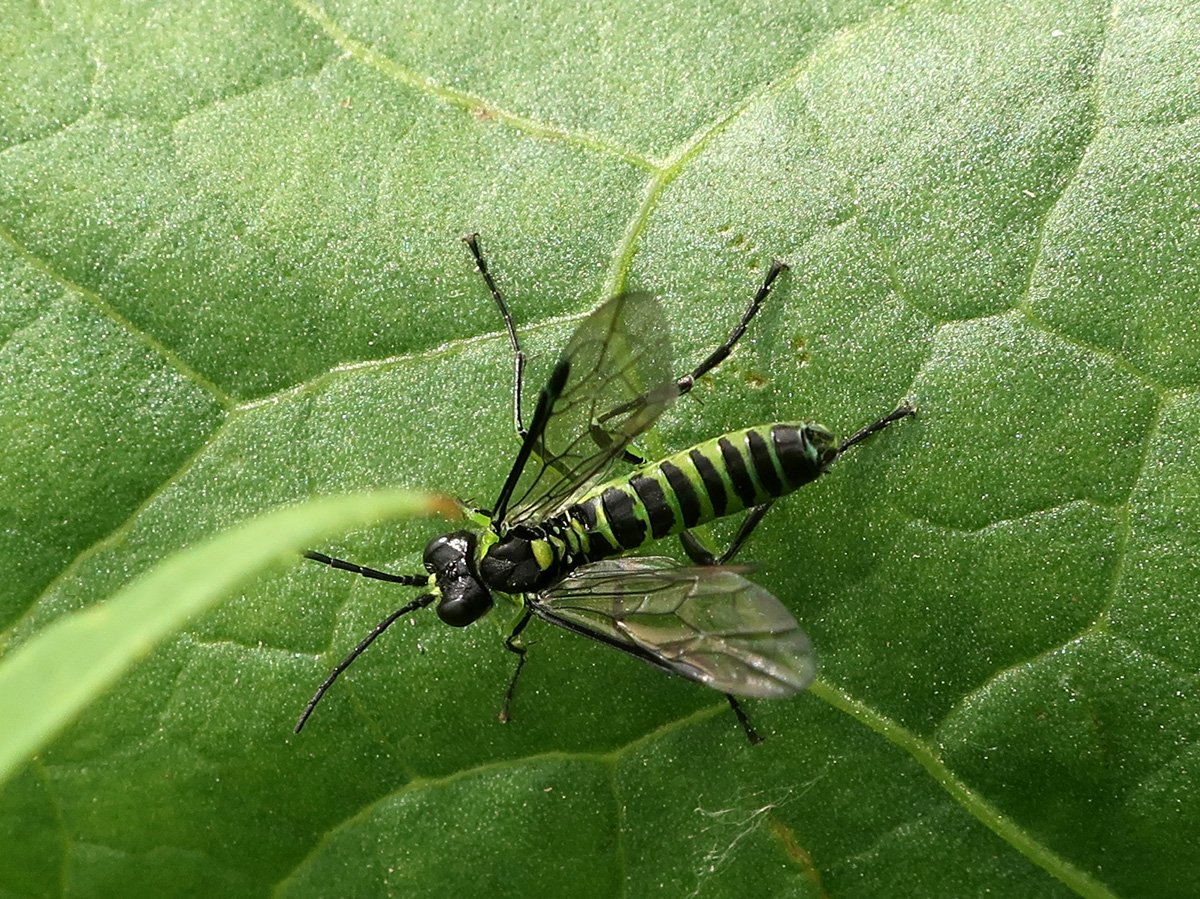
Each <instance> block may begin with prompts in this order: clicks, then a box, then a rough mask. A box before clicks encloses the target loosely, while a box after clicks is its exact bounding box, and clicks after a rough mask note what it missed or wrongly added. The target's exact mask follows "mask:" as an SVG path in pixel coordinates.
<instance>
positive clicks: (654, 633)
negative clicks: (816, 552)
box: [526, 557, 817, 698]
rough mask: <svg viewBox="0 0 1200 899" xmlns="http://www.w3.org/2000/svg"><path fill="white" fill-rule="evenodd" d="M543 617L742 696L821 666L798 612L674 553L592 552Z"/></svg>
mask: <svg viewBox="0 0 1200 899" xmlns="http://www.w3.org/2000/svg"><path fill="white" fill-rule="evenodd" d="M526 602H527V603H528V604H529V608H530V609H531V610H532V611H533V612H534V614H536V615H537V616H538V617H540V618H543V619H545V620H546V621H549V622H551V623H553V624H557V625H559V626H560V627H565V628H567V629H568V630H573V631H576V632H578V633H581V634H584V635H586V636H589V637H592V638H593V639H596V640H599V641H601V642H603V643H608V644H609V645H610V646H615V647H616V648H618V649H621V650H624V651H625V652H628V653H630V654H631V655H635V656H638V657H639V658H641V659H644V660H645V661H647V662H650V663H651V664H654V665H657V666H658V667H660V668H665V669H667V670H668V671H673V672H675V673H676V674H682V675H683V676H684V677H686V678H689V679H691V680H694V681H698V682H700V683H702V684H705V685H707V686H709V687H712V688H713V689H714V690H720V691H721V692H723V693H733V694H736V695H738V696H753V697H760V698H765V697H778V696H790V695H791V694H793V693H796V692H798V691H800V690H803V689H804V688H805V687H807V686H808V685H809V684H810V683H812V680H813V678H814V677H816V673H817V664H816V656H815V654H814V653H813V648H812V644H811V643H810V642H809V640H808V637H806V636H805V635H804V632H803V631H801V630H800V626H799V625H798V624H796V619H794V618H793V617H792V614H791V613H790V612H789V611H788V610H787V609H786V608H784V606H783V604H782V603H781V602H779V600H777V599H776V598H775V597H774V596H772V595H771V594H770V593H768V592H767V591H766V590H764V589H763V588H762V587H759V586H758V585H756V584H754V583H752V582H751V581H748V580H746V578H744V577H742V576H741V575H740V574H739V573H738V572H737V571H736V570H734V569H731V568H721V567H716V566H700V567H683V566H681V565H680V564H679V563H678V562H676V561H674V560H673V559H665V558H652V557H636V558H626V559H611V560H608V561H604V562H594V563H592V564H591V565H585V566H583V567H582V568H580V569H578V570H577V571H575V572H574V573H573V574H571V575H570V576H569V577H567V578H564V579H563V580H562V581H561V582H560V583H558V584H556V585H555V586H554V587H553V588H552V589H551V590H549V591H547V592H546V593H543V594H540V595H536V596H532V595H531V596H528V597H527V598H526Z"/></svg>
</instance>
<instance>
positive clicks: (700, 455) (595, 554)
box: [548, 423, 837, 564]
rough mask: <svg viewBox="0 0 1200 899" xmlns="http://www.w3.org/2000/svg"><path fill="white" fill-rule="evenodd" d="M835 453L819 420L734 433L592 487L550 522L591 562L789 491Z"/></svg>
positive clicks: (577, 557) (580, 558)
mask: <svg viewBox="0 0 1200 899" xmlns="http://www.w3.org/2000/svg"><path fill="white" fill-rule="evenodd" d="M836 457H837V442H836V440H835V439H834V437H833V434H831V433H830V432H829V431H828V430H826V429H825V428H824V427H823V426H822V425H819V424H812V423H783V424H770V425H759V426H758V427H754V428H745V429H744V430H740V431H731V432H730V433H728V434H723V435H721V436H720V437H716V438H714V439H712V440H706V441H705V442H704V443H699V444H697V445H696V446H693V447H692V448H691V449H687V450H683V451H682V452H678V453H675V455H673V456H668V457H667V458H666V459H663V460H661V461H659V462H652V463H648V464H646V465H643V466H641V467H640V468H638V469H637V470H636V471H635V472H633V473H632V474H630V475H628V476H627V477H622V478H619V479H615V480H612V481H609V482H608V483H606V484H601V485H599V486H597V487H595V488H594V489H592V490H591V491H589V492H588V493H587V494H585V495H584V496H583V497H581V498H580V499H579V501H578V502H576V503H574V504H573V505H572V506H571V507H570V508H569V509H567V510H566V511H564V512H563V513H562V515H561V516H558V517H557V519H558V520H557V521H552V522H548V525H550V526H551V528H552V529H553V530H556V531H559V533H562V534H563V536H564V537H565V539H566V541H567V542H568V544H573V545H572V546H571V549H572V550H573V552H571V556H572V557H573V558H572V561H573V562H574V563H575V564H582V563H584V562H594V561H596V560H598V559H604V558H607V557H609V556H614V555H617V554H619V553H622V552H625V551H626V550H630V549H635V548H636V547H639V546H641V545H642V544H644V543H646V542H648V541H650V540H657V539H659V538H660V537H666V536H669V535H671V534H678V533H680V532H681V531H684V530H687V529H688V528H692V527H695V526H696V525H700V524H704V523H705V522H708V521H712V520H713V519H715V518H720V517H722V516H724V515H732V514H733V513H735V512H740V511H742V510H743V509H749V508H753V507H754V506H759V505H762V504H763V503H765V502H768V501H769V500H772V499H775V498H776V497H780V496H783V495H785V494H787V493H791V492H792V491H793V490H795V489H796V488H797V487H800V486H802V485H804V484H807V483H808V482H809V481H811V480H813V479H814V478H816V477H818V476H819V475H820V474H821V473H822V472H824V471H825V470H826V468H827V467H828V466H829V465H830V463H832V462H833V460H834V459H835V458H836ZM554 525H558V527H554ZM560 528H561V530H560Z"/></svg>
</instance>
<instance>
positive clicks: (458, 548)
mask: <svg viewBox="0 0 1200 899" xmlns="http://www.w3.org/2000/svg"><path fill="white" fill-rule="evenodd" d="M470 552H471V540H470V535H469V534H466V533H462V532H459V533H454V534H443V535H442V536H440V537H434V538H433V539H432V540H430V541H429V543H428V544H427V545H426V547H425V568H426V569H427V570H428V571H429V572H430V573H431V574H443V573H446V572H448V571H451V570H455V569H457V571H458V572H459V573H461V572H462V571H464V570H465V566H466V560H467V555H468V554H469V553H470ZM459 566H462V567H461V568H459Z"/></svg>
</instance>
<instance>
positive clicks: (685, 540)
mask: <svg viewBox="0 0 1200 899" xmlns="http://www.w3.org/2000/svg"><path fill="white" fill-rule="evenodd" d="M774 502H775V500H771V501H770V502H766V503H763V504H762V505H761V506H755V507H754V508H753V509H751V510H750V514H749V515H747V516H746V518H745V520H744V521H743V522H742V526H741V527H740V528H738V532H737V534H736V535H735V536H734V538H733V543H731V544H730V545H729V549H727V550H725V552H723V553H721V555H719V556H715V555H713V554H712V553H710V552H709V551H708V550H707V549H705V548H704V545H703V544H701V542H700V541H699V540H697V539H696V538H695V537H694V536H693V535H692V532H691V531H684V532H683V533H682V534H680V535H679V542H680V543H682V544H683V551H684V552H685V553H687V557H688V558H689V559H691V560H692V561H693V562H695V563H696V564H697V565H724V564H725V563H726V562H728V561H729V560H730V559H732V558H733V557H734V554H735V553H737V551H738V550H739V549H741V548H742V544H743V543H745V542H746V538H747V537H749V536H750V534H751V532H753V530H754V529H755V528H756V527H758V523H759V522H760V521H762V520H763V516H764V515H766V514H767V512H768V511H769V510H770V508H771V505H772V504H773V503H774Z"/></svg>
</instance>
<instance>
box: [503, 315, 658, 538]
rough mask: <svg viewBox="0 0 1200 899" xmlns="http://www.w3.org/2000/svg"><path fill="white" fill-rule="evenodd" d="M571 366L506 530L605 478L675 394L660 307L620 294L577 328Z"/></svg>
mask: <svg viewBox="0 0 1200 899" xmlns="http://www.w3.org/2000/svg"><path fill="white" fill-rule="evenodd" d="M561 360H566V361H568V362H569V364H570V368H569V372H568V375H567V380H566V382H565V384H564V385H563V388H562V390H561V392H559V393H558V395H557V396H556V397H555V398H554V402H553V406H552V407H551V412H550V416H549V419H548V420H547V422H546V427H545V430H544V431H543V433H542V434H541V438H540V440H538V442H537V443H536V444H535V445H534V448H533V454H532V456H531V457H530V459H529V462H528V463H527V464H526V466H525V471H524V472H523V473H522V475H521V478H520V480H519V481H518V482H517V486H516V488H515V489H514V490H513V493H512V500H511V502H510V504H509V508H508V514H507V515H506V516H505V524H520V523H522V522H529V521H537V520H540V519H544V518H547V517H549V516H550V515H553V514H554V513H555V512H557V511H559V510H561V509H562V508H564V507H565V506H567V505H568V504H569V503H570V502H571V499H572V497H574V496H576V495H578V494H579V493H581V492H582V491H584V490H586V489H587V488H588V487H590V486H592V485H593V484H596V483H598V482H599V481H600V480H602V479H604V478H605V477H606V475H607V474H608V472H609V469H610V467H611V465H612V462H613V460H614V459H615V458H616V457H618V456H620V455H621V454H622V452H624V450H625V449H626V448H627V447H628V446H629V444H630V443H631V442H632V441H633V440H634V439H636V438H637V436H638V435H639V434H641V433H642V432H643V431H645V430H646V429H647V428H648V427H650V425H652V424H653V423H654V421H655V419H657V418H658V416H659V415H661V414H662V412H663V410H664V409H666V407H667V406H669V405H670V404H671V402H672V401H673V400H674V399H675V397H676V396H677V395H678V389H677V388H676V386H675V381H674V378H673V377H672V374H671V371H670V366H671V342H670V335H669V333H668V328H667V322H666V317H665V316H664V315H663V312H662V308H661V307H660V306H659V304H658V301H657V300H655V299H654V298H653V297H652V296H650V295H649V294H645V293H625V294H619V295H618V296H615V297H613V298H612V299H611V300H609V301H607V302H606V303H604V304H603V305H602V306H600V307H599V308H598V309H596V310H595V311H594V312H592V313H591V314H590V315H589V316H588V317H587V318H585V319H584V320H583V321H582V322H581V323H580V324H579V327H578V328H576V329H575V333H574V335H573V336H572V337H571V340H570V342H569V343H568V344H567V346H566V349H564V350H563V352H562V356H561V357H560V364H561Z"/></svg>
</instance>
